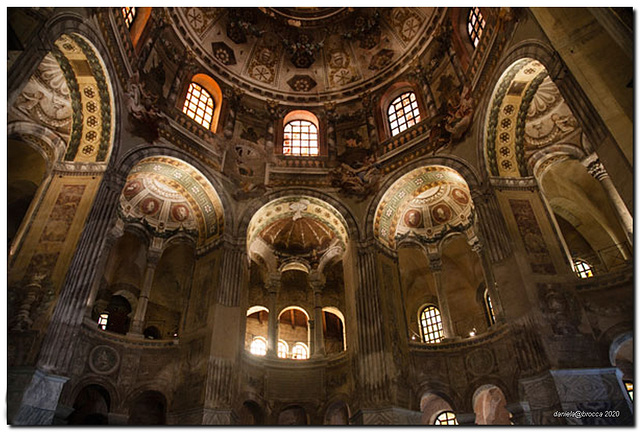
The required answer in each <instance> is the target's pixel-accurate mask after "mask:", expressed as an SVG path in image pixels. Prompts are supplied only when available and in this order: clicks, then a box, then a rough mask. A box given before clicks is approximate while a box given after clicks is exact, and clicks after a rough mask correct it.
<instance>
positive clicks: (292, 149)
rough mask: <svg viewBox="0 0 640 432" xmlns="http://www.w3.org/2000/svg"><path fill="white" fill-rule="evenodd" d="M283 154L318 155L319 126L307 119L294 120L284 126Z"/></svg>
mask: <svg viewBox="0 0 640 432" xmlns="http://www.w3.org/2000/svg"><path fill="white" fill-rule="evenodd" d="M282 154H284V155H286V156H318V127H317V126H316V125H315V124H313V123H311V122H310V121H307V120H292V121H290V122H289V123H287V124H286V125H285V127H284V141H283V143H282Z"/></svg>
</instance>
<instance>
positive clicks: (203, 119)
mask: <svg viewBox="0 0 640 432" xmlns="http://www.w3.org/2000/svg"><path fill="white" fill-rule="evenodd" d="M214 108H215V105H214V103H213V98H212V97H211V95H210V94H209V92H208V91H206V90H205V89H203V88H202V87H201V86H199V85H198V84H196V83H191V84H189V90H188V91H187V97H186V98H185V100H184V107H183V108H182V112H183V113H185V114H186V115H188V116H189V117H191V118H192V119H194V120H195V121H196V122H198V123H199V124H201V125H202V126H204V127H205V128H207V129H210V128H211V120H212V119H213V110H214Z"/></svg>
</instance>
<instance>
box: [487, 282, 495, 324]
mask: <svg viewBox="0 0 640 432" xmlns="http://www.w3.org/2000/svg"><path fill="white" fill-rule="evenodd" d="M484 307H485V310H486V311H487V321H488V324H489V325H490V326H491V325H493V324H495V323H496V314H495V312H494V311H493V305H492V304H491V297H489V290H484Z"/></svg>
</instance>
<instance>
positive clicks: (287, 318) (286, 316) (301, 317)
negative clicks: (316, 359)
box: [277, 306, 311, 360]
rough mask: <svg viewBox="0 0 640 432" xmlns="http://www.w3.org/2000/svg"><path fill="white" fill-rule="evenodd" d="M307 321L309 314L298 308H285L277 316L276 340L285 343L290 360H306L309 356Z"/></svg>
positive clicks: (309, 335)
mask: <svg viewBox="0 0 640 432" xmlns="http://www.w3.org/2000/svg"><path fill="white" fill-rule="evenodd" d="M287 312H289V313H287ZM309 320H310V318H309V313H308V312H307V311H306V310H304V308H302V307H300V306H287V307H285V308H283V309H282V310H281V311H280V313H279V314H278V319H277V321H278V327H277V329H278V335H277V340H278V341H280V340H283V341H284V342H286V343H287V345H288V346H289V349H290V351H289V355H290V358H292V359H296V360H307V359H308V358H309V356H310V355H311V352H310V350H309V342H310V338H311V332H310V331H309ZM300 324H301V325H300Z"/></svg>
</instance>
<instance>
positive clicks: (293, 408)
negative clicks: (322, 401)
mask: <svg viewBox="0 0 640 432" xmlns="http://www.w3.org/2000/svg"><path fill="white" fill-rule="evenodd" d="M277 424H279V425H308V424H309V414H308V413H307V410H305V408H304V407H303V406H302V405H297V404H292V405H288V406H286V407H283V408H282V409H281V410H280V412H279V413H278V421H277Z"/></svg>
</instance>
